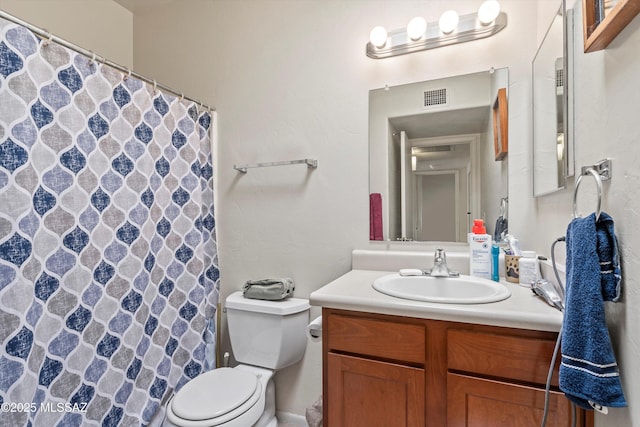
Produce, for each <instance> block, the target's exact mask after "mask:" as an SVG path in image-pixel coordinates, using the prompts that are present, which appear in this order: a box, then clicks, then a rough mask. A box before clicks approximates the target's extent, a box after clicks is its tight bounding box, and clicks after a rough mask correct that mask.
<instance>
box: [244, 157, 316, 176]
mask: <svg viewBox="0 0 640 427" xmlns="http://www.w3.org/2000/svg"><path fill="white" fill-rule="evenodd" d="M299 164H306V165H307V167H308V168H317V167H318V161H317V160H314V159H302V160H286V161H283V162H266V163H255V164H246V165H233V168H234V169H235V170H237V171H238V172H242V173H247V169H249V168H264V167H270V166H288V165H299Z"/></svg>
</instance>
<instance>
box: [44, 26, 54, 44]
mask: <svg viewBox="0 0 640 427" xmlns="http://www.w3.org/2000/svg"><path fill="white" fill-rule="evenodd" d="M44 31H45V33H46V34H47V39H46V40H45V41H44V45H45V46H49V44H50V43H51V42H53V34H51V33H50V32H49V31H47V30H44Z"/></svg>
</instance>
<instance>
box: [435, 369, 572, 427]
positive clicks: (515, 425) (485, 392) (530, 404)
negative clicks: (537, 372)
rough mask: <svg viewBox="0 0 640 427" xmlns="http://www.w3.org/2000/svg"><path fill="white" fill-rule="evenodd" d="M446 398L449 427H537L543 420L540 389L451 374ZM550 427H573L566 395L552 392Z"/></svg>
mask: <svg viewBox="0 0 640 427" xmlns="http://www.w3.org/2000/svg"><path fill="white" fill-rule="evenodd" d="M447 395H448V402H447V426H448V427H460V426H472V427H500V426H503V427H538V426H540V425H541V421H542V418H543V413H544V398H545V396H544V389H540V388H535V387H528V386H523V385H517V384H510V383H505V382H500V381H493V380H487V379H481V378H474V377H467V376H464V375H458V374H452V373H449V374H448V375H447ZM582 422H583V421H582V420H578V424H577V425H582V424H581V423H582ZM547 425H548V426H554V427H555V426H558V427H563V426H567V427H568V426H570V425H571V404H570V402H569V400H567V399H566V398H565V397H564V394H562V393H559V392H554V391H552V392H551V395H550V398H549V414H548V417H547Z"/></svg>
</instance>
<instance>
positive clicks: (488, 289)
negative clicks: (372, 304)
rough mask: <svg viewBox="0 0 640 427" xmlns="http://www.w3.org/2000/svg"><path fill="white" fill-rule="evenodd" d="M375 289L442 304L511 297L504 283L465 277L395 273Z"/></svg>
mask: <svg viewBox="0 0 640 427" xmlns="http://www.w3.org/2000/svg"><path fill="white" fill-rule="evenodd" d="M373 289H375V290H376V291H378V292H381V293H383V294H386V295H390V296H392V297H397V298H404V299H410V300H414V301H426V302H437V303H443V304H484V303H489V302H496V301H502V300H503V299H507V298H509V297H510V296H511V292H510V291H509V289H507V287H506V286H504V285H503V284H501V283H498V282H493V281H491V280H486V279H481V278H478V277H471V276H465V275H460V277H431V276H400V274H398V273H394V274H389V275H386V276H383V277H380V278H379V279H376V280H375V281H374V282H373Z"/></svg>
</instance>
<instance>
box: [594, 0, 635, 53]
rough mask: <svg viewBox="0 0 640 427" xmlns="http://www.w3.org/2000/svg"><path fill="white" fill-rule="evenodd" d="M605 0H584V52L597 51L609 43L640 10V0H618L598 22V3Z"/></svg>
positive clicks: (602, 3) (602, 2)
mask: <svg viewBox="0 0 640 427" xmlns="http://www.w3.org/2000/svg"><path fill="white" fill-rule="evenodd" d="M598 4H601V5H602V6H601V7H604V6H603V5H604V0H582V22H583V34H584V52H585V53H588V52H596V51H598V50H602V49H604V48H606V47H607V46H608V45H609V43H611V41H612V40H613V39H615V38H616V36H617V35H618V34H619V33H620V32H621V31H622V30H623V29H624V27H626V26H627V24H629V22H631V20H632V19H633V18H634V17H635V16H636V15H637V14H638V13H639V12H640V0H618V3H616V5H615V6H614V7H613V9H611V10H610V11H609V12H608V13H607V15H606V16H605V17H604V19H603V20H602V21H601V22H599V23H598V22H597V17H596V5H598Z"/></svg>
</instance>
